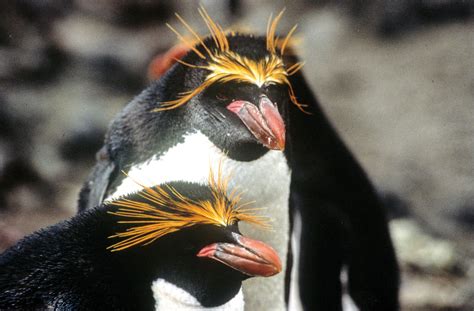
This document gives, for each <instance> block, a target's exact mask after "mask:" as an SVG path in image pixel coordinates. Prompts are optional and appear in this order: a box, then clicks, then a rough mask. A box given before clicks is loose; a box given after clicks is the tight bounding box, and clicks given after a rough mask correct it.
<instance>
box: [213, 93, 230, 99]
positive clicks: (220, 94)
mask: <svg viewBox="0 0 474 311" xmlns="http://www.w3.org/2000/svg"><path fill="white" fill-rule="evenodd" d="M216 98H217V99H218V100H228V99H229V97H227V96H225V95H224V94H222V93H218V94H217V95H216Z"/></svg>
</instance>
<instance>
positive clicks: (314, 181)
mask: <svg viewBox="0 0 474 311" xmlns="http://www.w3.org/2000/svg"><path fill="white" fill-rule="evenodd" d="M291 85H292V86H293V88H294V91H295V94H297V96H298V100H299V101H300V102H301V103H302V104H307V105H308V107H307V109H306V110H307V111H308V112H310V113H311V115H308V114H305V113H303V112H301V111H300V110H299V109H298V108H297V107H296V106H295V105H290V108H289V119H290V121H289V124H288V125H287V126H288V132H289V135H288V136H289V141H288V145H287V156H288V159H289V162H290V167H291V168H292V176H291V198H290V200H291V204H290V206H291V208H292V210H293V212H294V211H295V210H298V211H299V212H300V213H301V216H302V219H303V222H302V237H301V243H302V245H301V250H302V253H301V255H300V256H301V258H300V273H299V275H300V290H301V296H302V297H301V298H302V303H303V306H304V307H305V309H307V310H316V309H318V310H341V301H340V300H341V298H340V296H339V293H340V282H339V275H340V269H341V266H342V264H344V263H347V267H348V277H349V291H350V294H351V297H352V298H353V300H354V301H355V302H356V304H357V305H358V307H359V308H360V309H361V310H364V311H365V310H386V311H390V310H398V287H399V276H398V265H397V260H396V257H395V252H394V249H393V246H392V242H391V239H390V235H389V231H388V226H387V220H386V217H385V214H384V211H383V208H382V205H381V204H380V202H379V201H378V198H377V196H376V194H375V191H374V189H373V187H372V185H371V184H370V182H369V180H368V178H367V176H366V175H365V173H364V171H363V170H362V168H361V167H360V166H359V164H358V163H357V161H356V160H355V159H354V158H353V157H352V155H351V154H350V152H349V151H348V149H347V148H346V146H345V145H344V143H343V142H342V141H341V139H340V138H339V137H338V135H337V134H336V132H335V130H334V129H333V128H332V127H331V125H330V124H329V121H328V119H327V118H326V117H325V115H324V113H323V111H322V110H321V108H320V107H319V105H318V102H317V100H316V98H315V96H314V95H313V93H312V92H311V90H310V88H309V86H308V85H307V83H306V81H305V80H304V78H303V76H302V75H301V73H297V74H295V75H293V76H292V77H291Z"/></svg>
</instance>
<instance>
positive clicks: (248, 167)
mask: <svg viewBox="0 0 474 311" xmlns="http://www.w3.org/2000/svg"><path fill="white" fill-rule="evenodd" d="M220 161H222V164H221V165H222V172H223V175H224V176H228V175H229V174H231V180H230V182H229V192H230V191H232V189H234V188H235V187H238V189H240V190H243V191H245V192H244V194H243V195H242V201H241V202H242V203H245V202H249V201H254V202H255V203H254V204H253V206H254V207H261V208H264V209H263V210H262V211H260V213H261V214H262V215H265V216H269V217H271V221H272V227H273V229H272V230H264V229H261V228H257V227H254V226H250V225H247V224H245V223H240V224H239V227H240V229H241V231H242V233H243V234H244V235H247V236H249V237H252V238H254V239H258V240H261V241H264V242H265V243H268V244H269V245H271V246H272V247H273V248H275V250H276V251H277V253H278V255H279V256H280V259H281V261H282V264H283V271H282V272H281V273H279V274H278V275H276V276H273V277H270V278H251V279H249V280H247V281H245V282H244V284H243V291H244V297H245V309H246V310H284V309H285V302H284V279H285V271H286V257H287V248H288V239H289V209H288V198H289V189H290V170H289V168H288V165H287V162H286V159H285V157H284V155H283V153H282V152H281V151H274V150H272V151H269V152H267V153H266V154H265V155H264V156H263V157H261V158H259V159H257V160H254V161H250V162H241V161H235V160H232V159H230V158H228V157H226V156H225V153H224V152H223V151H222V150H220V149H218V148H217V147H216V146H215V145H214V144H213V143H212V142H211V141H210V140H209V139H208V138H207V137H206V136H205V135H204V134H202V133H200V132H196V133H190V134H187V135H186V136H185V139H184V142H183V143H181V144H178V145H176V146H174V147H173V148H170V149H169V150H168V151H167V152H166V153H165V154H164V155H162V156H161V157H160V158H159V159H157V158H156V157H153V158H151V159H149V160H148V161H145V162H144V163H142V164H141V165H138V166H136V167H133V168H132V169H131V170H130V171H129V172H128V177H127V178H125V179H124V180H123V182H122V183H121V184H120V185H119V187H117V189H116V191H115V192H114V193H113V194H112V195H111V196H109V197H108V198H107V200H112V199H114V198H118V197H120V196H122V195H125V194H127V193H130V192H136V191H139V190H141V186H140V185H138V184H137V182H139V183H141V184H142V185H145V186H154V185H160V184H163V183H166V182H171V181H188V182H195V183H200V184H203V185H206V184H207V182H208V177H209V170H210V168H211V167H212V169H213V171H214V172H217V167H218V164H219V162H220Z"/></svg>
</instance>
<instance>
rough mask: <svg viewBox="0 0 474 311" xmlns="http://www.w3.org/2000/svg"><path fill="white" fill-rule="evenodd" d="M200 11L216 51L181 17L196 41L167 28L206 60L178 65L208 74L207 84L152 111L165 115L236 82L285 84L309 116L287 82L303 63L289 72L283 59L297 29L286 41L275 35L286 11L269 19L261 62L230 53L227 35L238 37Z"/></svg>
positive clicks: (259, 85)
mask: <svg viewBox="0 0 474 311" xmlns="http://www.w3.org/2000/svg"><path fill="white" fill-rule="evenodd" d="M198 11H199V14H200V15H201V17H202V19H203V20H204V22H205V23H206V26H207V28H208V29H209V32H210V36H211V38H212V40H213V41H214V45H215V48H209V47H208V46H207V45H206V44H205V42H204V41H203V39H202V38H201V36H200V35H199V34H198V33H197V32H196V31H195V30H194V29H193V28H192V27H191V26H190V25H189V24H188V23H187V22H186V21H185V20H184V19H183V18H182V17H181V16H180V15H178V14H176V17H177V18H178V20H179V21H180V22H181V23H182V24H183V25H184V27H185V28H186V29H187V30H188V31H189V32H190V33H191V35H192V37H194V39H193V40H191V39H189V38H188V39H187V38H185V37H184V36H183V35H181V34H180V33H179V32H178V31H176V30H175V29H174V28H173V27H171V26H170V25H168V27H169V28H170V29H171V30H172V31H173V32H174V33H175V34H176V35H177V36H178V38H179V39H180V40H181V41H182V42H183V43H185V44H186V45H187V46H188V47H190V49H191V50H192V51H193V52H194V53H196V54H197V55H198V56H199V57H200V58H201V59H204V60H205V64H204V65H199V66H198V65H193V64H189V63H186V62H184V61H179V60H177V62H178V63H180V64H182V65H184V66H187V67H190V68H198V69H203V70H206V71H208V72H209V73H208V75H207V76H206V78H205V79H204V82H203V83H201V84H200V85H199V86H198V87H196V88H194V89H193V90H189V91H187V92H184V93H183V94H181V96H179V97H178V98H176V99H173V100H170V101H165V102H161V103H160V107H158V108H156V109H153V111H165V110H171V109H175V108H178V107H180V106H182V105H184V104H186V103H187V102H188V101H190V100H191V99H192V98H193V97H194V96H196V95H199V94H200V93H201V92H203V91H204V90H206V89H207V88H208V87H210V86H211V85H213V84H215V83H221V82H223V83H225V82H230V81H236V82H244V83H251V84H255V85H257V86H258V87H262V86H263V85H265V84H267V83H276V84H286V85H287V86H288V95H289V97H290V100H291V101H292V102H293V104H295V105H296V106H297V107H298V109H300V110H301V111H303V112H306V111H305V110H304V107H306V105H303V104H301V103H299V102H298V99H297V98H296V95H295V94H294V91H293V88H292V86H291V83H290V81H289V79H288V77H289V76H291V75H293V74H295V73H296V72H297V71H299V70H300V69H301V68H302V66H303V63H302V62H298V63H296V64H293V65H291V66H289V67H288V68H287V67H286V65H285V63H284V62H283V58H282V57H283V55H284V53H285V51H286V50H287V47H289V46H290V45H291V37H292V35H293V33H294V32H295V30H296V27H297V26H296V25H295V26H294V27H293V28H292V29H291V30H290V31H289V32H288V34H287V35H286V37H285V38H284V39H281V38H279V37H277V36H276V35H275V33H276V29H277V26H278V23H279V21H280V19H281V17H282V16H283V13H284V12H285V9H283V10H282V11H281V12H280V13H279V14H278V15H277V16H276V17H275V18H274V19H272V15H270V18H269V20H268V25H267V33H266V47H267V50H268V52H269V53H270V55H267V56H266V57H265V58H263V59H260V60H253V59H249V58H247V57H245V56H242V55H239V54H237V53H235V52H233V51H231V50H230V47H229V41H228V39H227V35H231V36H232V35H235V33H234V32H232V31H231V32H229V33H228V34H226V32H225V31H224V30H223V29H222V27H221V26H220V25H219V24H217V23H216V22H214V21H213V20H212V18H211V17H210V16H209V14H208V13H207V11H206V10H205V9H204V7H202V6H201V7H200V8H199V9H198ZM196 44H199V45H201V46H202V47H203V49H204V50H205V51H206V53H207V56H205V55H204V54H203V53H202V52H201V51H199V50H198V49H197V47H196Z"/></svg>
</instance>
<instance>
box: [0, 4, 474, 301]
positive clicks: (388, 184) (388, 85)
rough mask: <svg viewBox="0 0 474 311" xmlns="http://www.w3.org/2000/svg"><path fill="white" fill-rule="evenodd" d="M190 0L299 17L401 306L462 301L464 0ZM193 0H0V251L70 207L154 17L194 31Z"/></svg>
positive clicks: (473, 42)
mask: <svg viewBox="0 0 474 311" xmlns="http://www.w3.org/2000/svg"><path fill="white" fill-rule="evenodd" d="M201 3H202V4H203V5H204V6H205V7H206V8H207V9H208V11H209V12H210V15H211V16H212V17H213V18H215V19H216V20H217V21H219V22H220V23H221V24H222V25H223V26H231V25H235V26H239V27H243V28H246V29H250V30H252V31H254V32H258V33H262V34H263V33H264V29H265V25H266V21H267V19H268V16H269V14H270V12H273V13H277V12H279V11H280V10H281V9H282V8H283V7H285V6H286V8H287V10H286V13H285V15H284V18H283V21H282V23H281V25H280V30H281V32H282V33H286V32H287V31H288V30H289V28H290V27H291V26H293V24H295V23H298V25H299V37H300V38H301V39H302V40H301V44H300V45H299V47H298V49H299V52H300V55H301V57H302V58H303V59H304V60H305V61H306V65H305V67H304V72H305V75H306V77H307V79H308V81H309V82H310V84H311V85H312V86H313V89H314V91H315V92H316V94H317V95H318V97H319V99H320V101H321V104H322V106H323V107H324V109H325V111H326V112H327V114H328V116H329V117H330V119H331V120H332V121H333V123H334V125H335V127H336V128H337V129H338V131H339V133H340V134H341V135H342V137H343V138H344V140H345V141H346V143H347V144H348V145H349V146H350V147H351V149H352V150H353V151H354V153H355V154H356V156H357V157H358V158H359V160H360V162H361V163H362V165H363V166H364V167H365V169H366V170H367V172H368V174H369V175H370V177H371V178H372V180H373V182H374V184H375V185H376V187H377V189H378V190H379V192H380V196H381V198H382V199H383V200H384V202H386V206H387V212H388V214H389V216H390V218H391V223H390V226H391V230H392V235H393V238H394V240H395V245H396V248H397V252H398V255H399V258H400V261H401V265H402V270H403V279H402V291H401V298H402V304H403V310H473V309H474V259H473V258H474V27H473V26H474V23H473V19H472V17H473V13H474V3H473V2H471V1H468V0H465V1H463V0H391V1H389V0H367V1H362V0H339V1H336V0H334V1H330V0H327V1H316V0H313V1H310V0H297V1H288V2H285V1H250V0H240V1H239V0H226V1H224V0H222V1H218V0H215V1H206V0H204V1H201ZM198 5H199V3H198V2H196V1H165V0H161V1H160V0H156V1H151V0H117V1H106V0H64V1H59V0H15V1H1V2H0V252H1V251H3V250H4V249H5V248H7V247H8V246H9V245H12V244H13V243H15V241H17V240H18V239H19V238H21V237H22V236H24V235H25V234H28V233H31V232H32V231H34V230H36V229H38V228H41V227H44V226H46V225H49V224H52V223H55V222H57V221H59V220H62V219H65V218H67V217H69V216H71V215H73V214H74V213H75V210H76V201H77V195H78V191H79V188H80V186H81V183H82V181H83V180H84V179H85V177H86V175H87V174H88V172H89V170H90V169H91V167H92V165H93V163H94V159H95V153H96V151H97V150H98V149H99V148H100V146H101V144H102V142H103V137H104V134H105V132H106V129H107V126H108V123H109V122H110V120H112V118H113V117H114V115H115V114H116V113H117V112H118V111H119V110H120V109H121V108H122V107H123V106H124V105H125V104H126V103H127V102H128V101H130V100H131V99H132V98H133V96H135V95H137V94H138V93H139V92H140V90H142V89H143V88H144V87H145V86H146V85H147V83H148V81H147V78H146V73H147V65H148V64H149V62H150V60H151V59H152V58H153V57H154V56H155V55H157V54H159V53H163V52H165V51H166V50H167V49H169V48H170V47H171V46H172V45H173V44H174V43H176V39H175V36H174V35H173V34H172V33H171V32H170V31H169V30H168V29H167V28H166V27H165V23H166V22H168V23H171V24H175V25H177V23H176V20H175V19H174V18H173V14H174V12H179V13H180V14H181V15H183V16H184V17H185V19H186V20H187V21H189V22H190V23H191V24H192V25H193V26H196V28H197V29H199V30H201V33H205V29H204V23H203V22H202V21H201V20H200V18H199V15H198V13H197V7H198ZM177 27H178V28H179V27H180V26H179V25H177ZM367 256H370V254H367ZM383 280H384V278H383V275H381V276H380V281H381V282H383Z"/></svg>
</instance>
